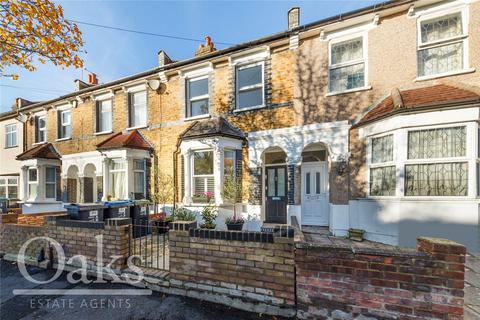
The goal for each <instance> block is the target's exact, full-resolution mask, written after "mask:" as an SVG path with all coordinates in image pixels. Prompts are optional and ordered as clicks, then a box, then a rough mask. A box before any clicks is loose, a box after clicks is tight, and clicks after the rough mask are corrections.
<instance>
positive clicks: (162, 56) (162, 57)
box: [158, 50, 173, 67]
mask: <svg viewBox="0 0 480 320" xmlns="http://www.w3.org/2000/svg"><path fill="white" fill-rule="evenodd" d="M172 62H173V61H172V59H170V57H169V56H168V55H167V53H166V52H165V51H163V50H160V51H158V66H159V67H163V66H165V65H167V64H169V63H172Z"/></svg>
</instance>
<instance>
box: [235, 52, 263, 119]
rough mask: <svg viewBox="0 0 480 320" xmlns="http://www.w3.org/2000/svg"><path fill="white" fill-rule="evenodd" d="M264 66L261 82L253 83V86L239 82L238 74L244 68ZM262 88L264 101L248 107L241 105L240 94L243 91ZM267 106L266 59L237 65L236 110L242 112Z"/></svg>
mask: <svg viewBox="0 0 480 320" xmlns="http://www.w3.org/2000/svg"><path fill="white" fill-rule="evenodd" d="M256 66H262V81H261V82H260V83H259V84H255V85H251V86H244V87H240V86H239V82H238V74H239V71H241V70H243V69H248V68H251V67H256ZM260 87H261V88H262V103H261V104H259V105H255V106H250V107H246V108H240V107H239V103H238V102H239V95H240V93H241V92H242V91H243V92H245V91H250V90H253V89H258V88H260ZM264 107H265V60H261V61H256V62H249V63H242V64H238V65H236V66H235V112H242V111H248V110H254V109H260V108H264Z"/></svg>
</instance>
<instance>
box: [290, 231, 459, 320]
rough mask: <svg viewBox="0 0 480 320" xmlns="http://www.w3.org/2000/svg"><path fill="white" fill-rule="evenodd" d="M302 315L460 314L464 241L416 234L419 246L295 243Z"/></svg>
mask: <svg viewBox="0 0 480 320" xmlns="http://www.w3.org/2000/svg"><path fill="white" fill-rule="evenodd" d="M295 263H296V273H297V284H296V285H297V303H298V304H297V308H298V313H297V316H298V317H299V318H300V319H322V318H325V319H326V318H335V317H339V316H343V317H345V316H347V317H349V316H350V317H351V316H356V315H359V314H362V315H364V316H372V317H375V318H383V317H385V318H390V317H393V318H402V319H419V318H435V319H462V318H463V295H464V291H463V289H464V263H465V247H464V246H462V245H459V244H457V243H454V242H451V241H448V240H443V239H435V238H419V239H418V240H417V250H416V251H415V250H405V249H398V250H393V249H392V250H391V251H380V250H372V249H369V250H351V249H349V248H338V247H326V246H323V247H312V246H305V245H302V244H297V249H296V253H295Z"/></svg>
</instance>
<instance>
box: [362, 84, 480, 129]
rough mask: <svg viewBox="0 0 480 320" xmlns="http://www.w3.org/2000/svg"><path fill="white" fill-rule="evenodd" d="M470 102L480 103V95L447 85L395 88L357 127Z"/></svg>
mask: <svg viewBox="0 0 480 320" xmlns="http://www.w3.org/2000/svg"><path fill="white" fill-rule="evenodd" d="M468 102H473V103H474V102H480V95H479V94H477V93H475V92H472V91H469V90H466V89H461V88H457V87H454V86H451V85H446V84H436V85H433V86H428V87H423V88H417V89H410V90H398V89H397V88H394V89H392V92H391V94H390V95H388V96H387V97H386V98H384V99H383V100H382V101H381V102H380V103H378V104H377V105H375V106H374V107H373V108H372V109H370V111H368V112H367V113H366V114H365V115H364V116H363V117H362V119H361V120H360V121H359V122H358V123H357V124H356V125H355V126H359V125H363V124H365V123H367V122H372V121H375V120H379V119H382V118H385V117H387V116H390V115H392V114H397V113H402V112H408V111H414V110H420V109H424V108H432V107H442V106H444V107H445V106H447V105H453V104H455V103H457V104H463V103H468Z"/></svg>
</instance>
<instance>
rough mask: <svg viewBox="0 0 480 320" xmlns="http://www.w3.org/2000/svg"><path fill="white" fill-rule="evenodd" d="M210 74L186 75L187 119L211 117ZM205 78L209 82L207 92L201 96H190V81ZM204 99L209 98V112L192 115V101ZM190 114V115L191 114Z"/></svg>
mask: <svg viewBox="0 0 480 320" xmlns="http://www.w3.org/2000/svg"><path fill="white" fill-rule="evenodd" d="M209 78H210V76H209V75H208V74H207V75H202V76H197V77H193V76H192V77H186V78H185V120H194V119H202V118H208V117H210V83H209V82H210V79H209ZM204 79H207V82H208V85H207V87H208V92H207V94H204V95H201V96H195V97H193V98H191V97H190V90H189V89H188V88H189V83H190V82H195V81H199V80H204ZM204 99H208V112H207V113H205V114H200V115H197V116H192V115H191V114H192V111H191V106H192V102H195V101H200V100H204ZM189 114H190V115H189Z"/></svg>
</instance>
